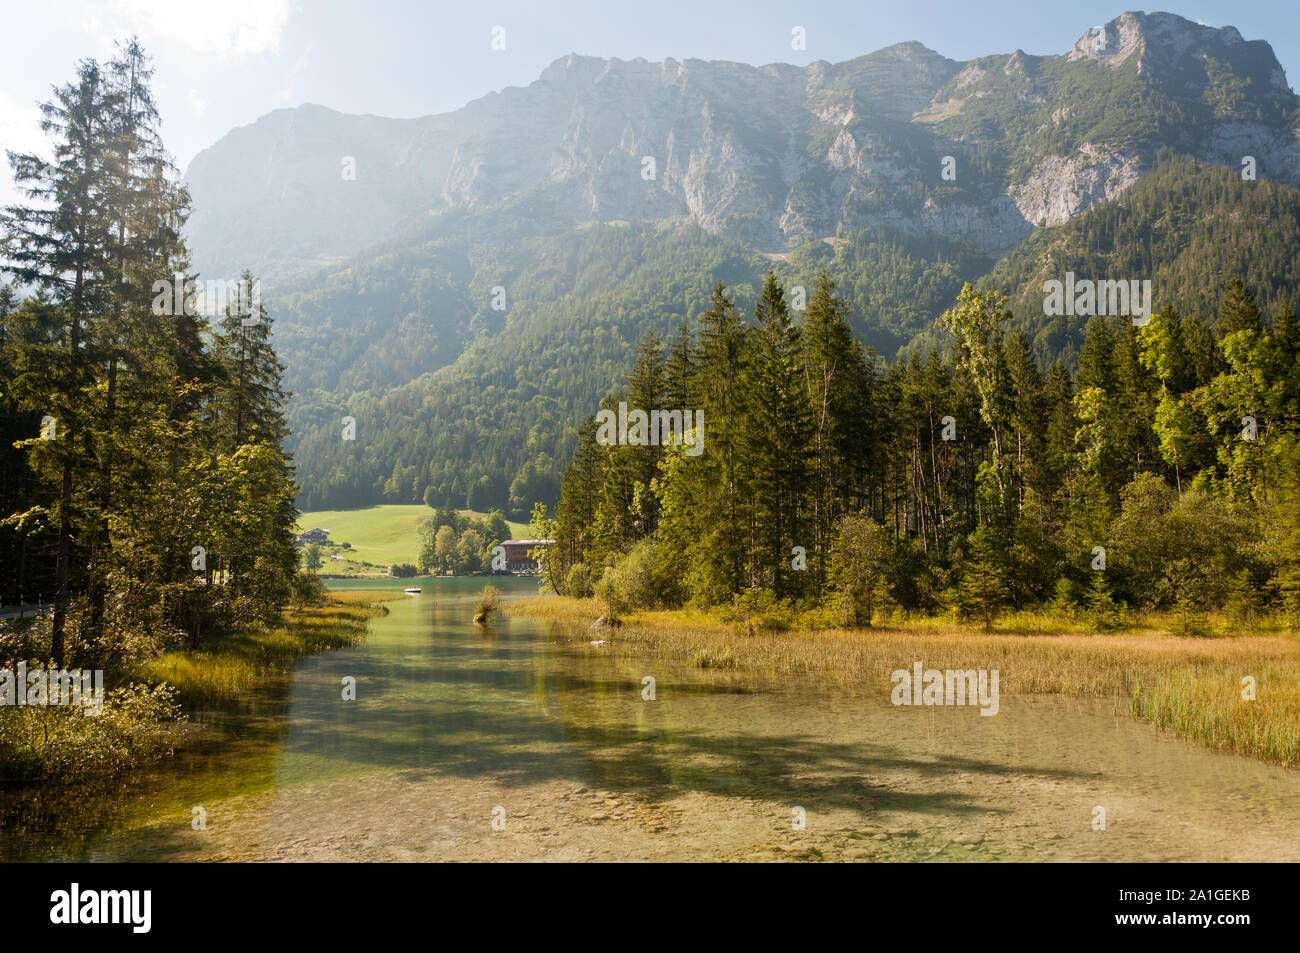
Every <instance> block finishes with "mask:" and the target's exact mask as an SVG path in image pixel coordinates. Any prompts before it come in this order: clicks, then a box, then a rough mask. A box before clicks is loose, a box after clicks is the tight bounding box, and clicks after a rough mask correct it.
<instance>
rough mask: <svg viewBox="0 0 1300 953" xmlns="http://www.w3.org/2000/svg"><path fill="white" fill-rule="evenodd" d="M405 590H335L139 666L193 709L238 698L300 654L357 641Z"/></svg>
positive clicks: (147, 676) (145, 678) (146, 678)
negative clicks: (266, 624)
mask: <svg viewBox="0 0 1300 953" xmlns="http://www.w3.org/2000/svg"><path fill="white" fill-rule="evenodd" d="M402 597H403V594H402V593H400V592H347V591H343V592H331V593H330V594H329V598H328V601H327V602H325V603H324V604H323V605H319V606H305V607H303V608H300V609H290V610H286V611H285V614H284V621H283V622H282V623H281V624H280V625H277V626H274V627H270V628H259V629H240V630H236V631H234V632H229V633H225V634H223V635H220V636H217V637H215V638H213V639H212V640H211V641H210V643H208V644H206V645H205V646H204V648H203V649H202V650H199V651H192V650H188V649H186V650H180V651H175V652H167V653H165V654H163V655H160V656H158V658H156V659H152V660H150V661H149V662H146V663H145V664H144V665H142V666H141V667H140V672H139V675H140V678H141V679H142V680H143V681H145V682H147V683H149V684H151V685H157V684H162V683H165V684H167V685H170V686H172V687H173V688H175V689H176V692H177V694H178V700H179V701H180V703H181V704H182V705H183V706H185V708H186V709H187V710H188V711H193V710H194V709H196V708H198V707H200V706H220V705H222V704H225V703H228V702H230V701H232V700H234V698H235V697H237V696H238V694H239V693H240V692H241V691H243V690H244V689H246V688H247V687H248V686H249V685H250V684H252V682H253V681H255V680H256V679H258V678H261V677H263V676H265V675H266V674H268V673H269V672H276V671H282V670H283V669H285V668H286V667H288V665H289V664H290V663H291V662H293V661H294V660H295V659H298V658H302V657H303V656H306V655H315V654H316V653H317V652H328V651H330V650H333V649H341V648H346V647H347V646H349V645H356V644H357V643H359V642H361V641H362V640H363V639H364V638H365V635H366V626H367V624H368V623H369V621H370V620H371V619H372V618H374V617H375V616H377V615H385V614H387V612H388V609H387V608H385V607H384V605H383V603H384V602H387V601H390V600H392V599H400V598H402Z"/></svg>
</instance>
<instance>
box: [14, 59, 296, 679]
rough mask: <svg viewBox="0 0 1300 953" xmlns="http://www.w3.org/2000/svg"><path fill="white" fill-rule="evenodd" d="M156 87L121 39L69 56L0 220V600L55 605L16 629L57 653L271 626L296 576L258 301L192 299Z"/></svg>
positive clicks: (112, 655) (19, 162)
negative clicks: (73, 60)
mask: <svg viewBox="0 0 1300 953" xmlns="http://www.w3.org/2000/svg"><path fill="white" fill-rule="evenodd" d="M150 81H151V68H150V64H149V59H148V57H147V56H146V54H145V52H144V50H143V49H142V48H141V47H140V45H139V44H138V43H136V42H134V41H132V42H130V43H127V44H124V45H121V46H120V47H119V51H118V54H117V55H116V56H115V57H114V58H113V59H111V60H110V61H108V62H104V63H99V62H95V61H93V60H85V61H82V62H81V63H80V64H78V66H77V70H76V75H75V77H74V79H73V80H72V82H70V83H68V84H66V85H63V86H60V87H58V88H57V89H56V90H55V93H54V96H53V98H52V99H51V100H50V101H49V102H47V103H44V104H43V105H42V112H43V115H44V123H45V130H46V132H47V135H48V137H49V138H50V140H51V141H52V148H53V155H54V159H53V160H52V161H50V160H46V159H42V158H39V157H38V156H35V155H24V154H13V153H11V160H10V161H11V163H12V166H13V175H14V179H15V181H16V183H17V184H18V185H19V187H20V188H21V189H22V191H23V193H24V194H25V195H26V196H27V197H28V198H29V199H30V203H29V204H26V205H16V206H13V207H10V208H8V209H6V210H5V211H4V212H3V214H2V215H0V237H2V240H3V258H4V259H5V261H6V270H7V271H8V272H9V276H10V278H11V280H12V284H11V285H9V286H7V288H6V289H0V290H3V294H2V295H0V390H2V391H3V392H2V393H0V430H2V431H3V435H4V439H3V440H2V441H0V472H3V474H4V479H3V481H0V497H2V499H0V510H3V512H4V513H5V517H4V520H3V523H2V524H0V603H3V604H4V605H6V606H11V605H17V604H30V605H48V606H50V607H51V609H52V612H51V613H50V614H49V615H48V616H45V617H42V619H41V621H40V623H38V625H37V626H36V628H35V630H34V631H31V632H28V633H26V635H25V636H24V637H25V638H26V639H27V640H29V641H31V640H34V641H35V642H36V643H42V642H44V645H43V652H35V653H33V654H35V655H36V656H37V657H40V655H41V654H44V655H46V656H47V657H48V658H51V659H53V661H54V663H55V664H57V665H86V666H90V667H96V666H99V667H106V666H107V667H111V668H113V669H114V670H116V668H117V667H118V663H125V662H133V661H139V660H140V659H147V658H149V657H151V656H152V655H155V654H157V653H158V652H159V651H161V650H162V649H163V648H164V647H167V646H171V645H175V644H178V643H180V644H189V645H190V646H192V647H194V648H199V647H201V646H202V645H203V644H204V639H205V636H206V635H210V634H215V633H217V632H220V631H222V630H226V629H229V628H230V627H231V626H233V625H236V624H247V623H253V622H265V621H267V620H270V619H273V618H275V617H276V616H277V615H278V613H279V610H280V608H281V607H282V606H284V605H285V604H286V602H288V600H289V598H290V596H291V594H292V591H293V585H294V581H295V573H296V569H297V558H296V554H295V552H294V549H293V545H292V539H291V536H290V530H291V528H292V526H293V524H294V521H295V519H296V510H295V508H294V496H295V494H296V488H295V485H294V479H293V469H292V465H291V462H290V460H289V458H288V457H287V456H286V454H285V452H284V450H283V449H282V441H283V440H284V438H285V436H286V433H287V428H286V425H285V419H284V408H285V403H286V400H287V399H288V395H287V394H286V393H285V392H284V391H283V389H282V386H281V375H282V373H283V370H284V368H283V366H282V364H281V363H280V361H279V359H278V358H277V356H276V354H275V350H274V348H273V346H272V343H271V337H272V325H273V321H272V318H271V316H270V315H269V314H268V313H267V312H266V309H265V307H264V306H263V305H262V303H261V301H260V297H259V296H257V295H254V294H251V293H244V294H240V295H234V296H232V298H231V300H229V301H228V302H227V303H226V306H225V309H224V313H220V314H216V315H211V316H209V315H207V314H204V313H203V312H202V310H201V309H200V308H199V307H198V301H197V300H196V297H195V295H194V293H193V292H194V287H193V286H192V285H191V284H187V283H186V281H187V279H191V278H193V277H194V276H193V273H192V271H190V270H189V269H190V262H189V252H188V250H187V248H186V246H185V242H184V240H183V237H182V230H183V228H184V226H185V222H186V218H187V216H188V214H189V210H190V206H189V197H188V195H187V193H186V191H185V189H184V188H182V187H181V186H180V185H179V181H178V180H179V176H178V174H177V172H176V170H175V168H174V167H173V164H172V161H171V158H170V156H169V155H168V153H167V152H166V149H165V148H164V146H163V143H162V139H161V137H160V133H159V117H158V112H157V109H156V108H155V105H154V100H153V95H152V92H151V89H150ZM178 278H180V279H181V280H180V281H179V282H178V281H177V279H178ZM241 281H242V283H241V287H243V288H245V289H246V290H247V291H249V292H251V289H253V288H255V287H256V278H255V277H254V276H253V275H252V274H251V273H248V272H245V274H244V275H243V277H242V280H241ZM16 288H23V289H25V291H26V293H25V294H24V295H23V296H21V298H20V297H19V295H18V294H17V293H16V291H15V289H16ZM174 305H179V306H174Z"/></svg>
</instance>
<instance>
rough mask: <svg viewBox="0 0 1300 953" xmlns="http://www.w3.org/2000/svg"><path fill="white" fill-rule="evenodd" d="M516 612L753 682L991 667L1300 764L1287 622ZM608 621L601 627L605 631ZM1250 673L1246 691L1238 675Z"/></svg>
mask: <svg viewBox="0 0 1300 953" xmlns="http://www.w3.org/2000/svg"><path fill="white" fill-rule="evenodd" d="M509 611H510V612H511V613H512V614H519V615H525V616H529V617H533V618H542V619H549V620H551V621H555V622H558V623H561V624H571V625H572V626H573V629H572V638H574V639H575V640H584V639H592V638H602V639H611V640H612V641H613V645H612V646H610V647H609V648H608V649H604V650H602V651H611V652H614V653H615V654H625V655H627V656H629V657H638V658H654V659H664V660H668V661H674V662H678V663H681V664H687V665H693V666H695V667H697V668H702V669H729V670H734V671H737V672H744V673H748V674H752V675H754V676H755V677H757V678H769V679H780V678H782V677H789V676H792V675H796V674H811V675H814V676H815V677H816V678H817V680H818V681H819V682H821V683H825V682H838V683H840V684H848V683H852V684H855V685H873V684H874V685H877V686H878V690H880V691H882V692H888V690H889V675H890V673H891V672H893V671H894V670H896V669H900V668H910V667H911V666H912V663H913V662H915V661H918V660H919V661H922V662H924V664H925V666H926V667H927V668H937V669H950V668H951V669H963V670H964V669H971V668H975V669H980V668H986V669H997V670H998V671H999V673H1000V676H999V677H1000V679H1001V691H1003V692H1006V693H1008V694H1034V693H1044V694H1059V695H1080V696H1093V697H1101V698H1109V699H1111V700H1112V701H1113V703H1114V704H1115V707H1116V709H1117V710H1119V711H1127V712H1128V713H1129V714H1131V715H1133V716H1134V717H1137V718H1140V719H1142V720H1144V721H1149V722H1152V723H1154V724H1156V725H1158V726H1159V727H1161V728H1165V729H1170V730H1173V731H1175V732H1176V733H1177V734H1178V735H1179V736H1181V737H1184V738H1187V739H1190V740H1192V741H1195V742H1198V743H1201V744H1205V745H1208V746H1210V747H1213V748H1218V749H1220V750H1224V751H1234V752H1237V753H1239V754H1245V755H1249V756H1251V757H1255V758H1259V759H1261V760H1264V761H1271V762H1273V763H1276V764H1281V765H1285V766H1288V767H1295V766H1300V636H1297V635H1296V633H1293V632H1292V633H1287V632H1281V631H1272V632H1263V631H1261V632H1260V633H1258V634H1254V635H1250V634H1227V633H1231V632H1232V631H1233V630H1232V627H1231V626H1230V625H1223V626H1220V627H1219V628H1218V631H1220V632H1223V633H1225V634H1222V635H1219V636H1216V637H1212V638H1192V637H1180V636H1174V635H1170V634H1168V626H1169V625H1170V624H1172V622H1173V620H1172V619H1164V618H1161V617H1158V616H1149V617H1146V618H1143V619H1141V620H1140V621H1139V623H1138V624H1137V625H1135V626H1134V627H1133V628H1130V629H1127V630H1124V631H1121V632H1115V633H1111V634H1105V635H1099V634H1093V633H1089V632H1086V631H1083V630H1081V629H1080V628H1079V627H1078V626H1077V625H1075V624H1073V623H1070V622H1068V621H1064V620H1056V621H1055V622H1054V621H1053V620H1052V619H1050V618H1048V617H1046V616H1043V615H1041V614H1029V613H1026V614H1021V615H1015V616H1010V617H1008V618H1007V619H1004V620H1002V621H1000V622H999V623H998V627H997V628H996V629H995V631H993V632H991V633H986V632H984V631H982V630H981V629H979V628H972V627H969V626H960V625H955V624H952V623H950V622H945V621H942V620H935V619H925V620H918V621H915V622H905V623H898V624H892V625H888V626H881V627H877V628H874V629H868V630H845V629H825V630H821V631H800V630H790V631H785V632H775V631H771V630H759V631H757V632H753V633H747V632H746V631H745V630H744V628H743V627H742V626H740V625H738V624H730V623H725V622H721V621H719V620H718V619H716V618H714V617H712V616H709V615H706V614H704V613H696V612H689V611H664V612H634V613H629V614H627V615H626V616H624V619H623V622H624V624H623V626H622V627H621V628H619V629H616V630H615V632H614V634H613V635H606V634H602V635H599V636H595V635H593V634H592V633H590V632H589V631H588V630H587V628H586V627H587V626H588V625H589V624H590V623H591V621H592V620H593V619H595V618H596V617H597V616H599V615H601V614H602V609H601V607H600V606H599V605H598V604H597V603H596V602H595V601H593V600H580V599H569V598H564V597H559V596H548V597H541V598H537V599H531V600H527V601H523V602H515V603H511V604H510V606H509ZM605 631H608V630H605ZM1247 676H1249V677H1251V678H1253V679H1254V685H1255V691H1256V698H1255V699H1254V700H1249V701H1248V700H1246V699H1244V698H1243V697H1242V695H1243V684H1242V680H1243V679H1244V678H1246V677H1247Z"/></svg>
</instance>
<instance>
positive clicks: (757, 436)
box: [739, 271, 815, 598]
mask: <svg viewBox="0 0 1300 953" xmlns="http://www.w3.org/2000/svg"><path fill="white" fill-rule="evenodd" d="M754 319H755V323H756V325H757V326H756V327H755V328H754V330H753V331H752V332H751V334H750V335H749V339H748V345H749V346H748V349H747V354H748V356H747V359H746V363H745V371H744V376H743V378H742V382H743V388H744V400H745V408H746V413H745V419H744V425H743V429H742V431H741V442H740V454H741V465H740V468H739V469H740V472H741V473H742V474H743V477H742V478H743V480H744V484H745V488H746V494H745V497H746V500H745V502H746V507H745V510H746V515H747V517H748V527H747V528H748V534H747V538H748V554H747V555H748V560H749V580H750V584H751V585H753V586H764V587H766V586H770V587H771V588H772V589H773V590H774V591H775V593H776V596H777V597H778V598H783V597H785V596H787V595H792V594H796V593H799V592H802V590H803V589H804V587H805V586H806V585H807V583H806V581H805V580H806V577H804V576H802V575H801V574H800V573H801V571H800V570H796V569H794V568H793V566H792V557H791V553H792V550H793V548H794V547H795V546H802V547H803V548H804V549H805V550H807V549H808V547H809V545H810V543H811V539H810V532H809V526H808V518H807V517H808V514H807V511H806V507H805V504H804V500H805V499H806V498H807V495H808V491H809V488H810V486H811V476H812V474H811V468H810V464H809V457H810V455H811V453H812V443H813V437H814V428H815V424H814V420H813V414H812V409H811V407H810V406H809V402H808V392H807V390H806V389H805V387H804V378H803V372H802V368H801V366H800V356H801V341H800V334H799V331H798V329H797V328H795V327H794V326H793V325H792V324H791V322H790V311H789V308H788V306H787V304H786V301H785V293H784V291H783V289H782V288H781V285H780V284H779V283H778V282H777V280H776V274H775V273H774V272H771V271H769V272H768V274H767V278H766V280H765V281H764V282H763V289H762V291H761V292H760V294H759V297H758V301H757V302H756V303H755V305H754Z"/></svg>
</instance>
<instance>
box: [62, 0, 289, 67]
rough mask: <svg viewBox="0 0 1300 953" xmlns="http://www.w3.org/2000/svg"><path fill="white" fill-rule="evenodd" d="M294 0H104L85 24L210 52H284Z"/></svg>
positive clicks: (92, 28)
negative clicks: (285, 36) (284, 39)
mask: <svg viewBox="0 0 1300 953" xmlns="http://www.w3.org/2000/svg"><path fill="white" fill-rule="evenodd" d="M292 12H293V0H189V2H177V0H101V2H100V3H99V4H98V5H96V6H95V7H93V8H92V9H91V11H90V14H89V16H88V17H87V18H86V19H85V20H84V21H83V22H82V24H81V25H82V27H83V28H85V29H86V30H88V31H90V32H93V33H97V34H101V35H104V34H112V35H121V34H125V33H136V34H139V35H140V36H141V37H142V38H143V39H145V40H146V41H149V42H150V43H152V44H154V45H157V44H159V43H164V44H168V45H171V44H181V45H183V46H185V47H186V48H187V49H188V50H191V51H193V52H195V53H200V54H204V55H220V56H234V57H236V58H239V57H245V56H253V55H256V54H258V53H278V52H279V50H280V39H281V37H282V36H283V35H284V30H285V27H286V26H288V23H289V16H290V14H291V13H292Z"/></svg>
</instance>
